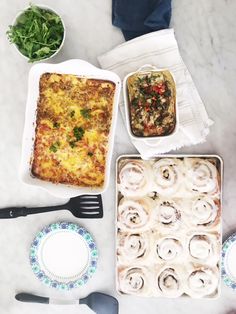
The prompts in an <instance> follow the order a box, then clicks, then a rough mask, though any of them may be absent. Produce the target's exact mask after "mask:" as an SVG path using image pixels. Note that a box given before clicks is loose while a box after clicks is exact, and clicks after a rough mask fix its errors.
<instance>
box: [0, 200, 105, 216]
mask: <svg viewBox="0 0 236 314" xmlns="http://www.w3.org/2000/svg"><path fill="white" fill-rule="evenodd" d="M65 209H67V210H69V211H70V212H71V213H72V214H73V215H74V216H75V217H77V218H102V217H103V205H102V196H101V194H98V195H80V196H77V197H73V198H71V199H70V200H69V202H68V203H66V204H64V205H56V206H47V207H8V208H0V219H2V218H5V219H7V218H17V217H20V216H27V215H32V214H40V213H47V212H51V211H55V210H65Z"/></svg>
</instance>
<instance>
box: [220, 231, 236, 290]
mask: <svg viewBox="0 0 236 314" xmlns="http://www.w3.org/2000/svg"><path fill="white" fill-rule="evenodd" d="M221 269H222V278H223V281H224V283H225V284H226V285H227V286H229V287H230V288H232V289H233V290H236V233H234V234H232V235H231V236H230V237H229V238H228V239H227V240H226V241H225V242H224V244H223V248H222V268H221Z"/></svg>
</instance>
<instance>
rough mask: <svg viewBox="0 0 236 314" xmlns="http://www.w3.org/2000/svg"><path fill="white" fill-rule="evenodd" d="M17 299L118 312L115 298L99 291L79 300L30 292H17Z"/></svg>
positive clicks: (109, 313) (102, 312) (100, 313)
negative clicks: (79, 305) (81, 305)
mask: <svg viewBox="0 0 236 314" xmlns="http://www.w3.org/2000/svg"><path fill="white" fill-rule="evenodd" d="M15 298H16V300H17V301H21V302H30V303H43V304H59V305H66V304H86V305H87V306H88V307H89V308H90V309H91V310H93V311H94V312H95V313H96V314H118V313H119V303H118V301H117V300H116V298H114V297H112V296H110V295H108V294H104V293H101V292H93V293H91V294H89V295H88V296H87V297H86V298H83V299H79V300H59V299H52V298H47V297H41V296H38V295H34V294H30V293H18V294H17V295H16V296H15Z"/></svg>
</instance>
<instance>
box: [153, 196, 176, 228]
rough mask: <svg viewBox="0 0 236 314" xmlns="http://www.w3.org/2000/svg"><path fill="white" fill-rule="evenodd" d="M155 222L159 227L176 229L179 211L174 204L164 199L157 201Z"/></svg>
mask: <svg viewBox="0 0 236 314" xmlns="http://www.w3.org/2000/svg"><path fill="white" fill-rule="evenodd" d="M156 214H157V220H158V222H159V223H160V225H161V227H164V228H168V229H169V228H172V229H173V228H174V229H177V228H178V227H179V225H180V220H181V211H180V208H179V206H178V205H177V203H176V202H174V201H172V200H169V199H164V200H159V202H157V206H156Z"/></svg>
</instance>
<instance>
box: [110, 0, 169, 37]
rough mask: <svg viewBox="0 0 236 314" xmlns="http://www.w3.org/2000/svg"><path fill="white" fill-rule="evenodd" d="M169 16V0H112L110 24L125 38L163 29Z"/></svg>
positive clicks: (167, 22)
mask: <svg viewBox="0 0 236 314" xmlns="http://www.w3.org/2000/svg"><path fill="white" fill-rule="evenodd" d="M170 18H171V0H113V1H112V24H113V25H115V26H117V27H119V28H121V30H122V32H123V35H124V37H125V40H130V39H132V38H135V37H138V36H141V35H144V34H147V33H150V32H153V31H157V30H160V29H165V28H168V27H169V24H170Z"/></svg>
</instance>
